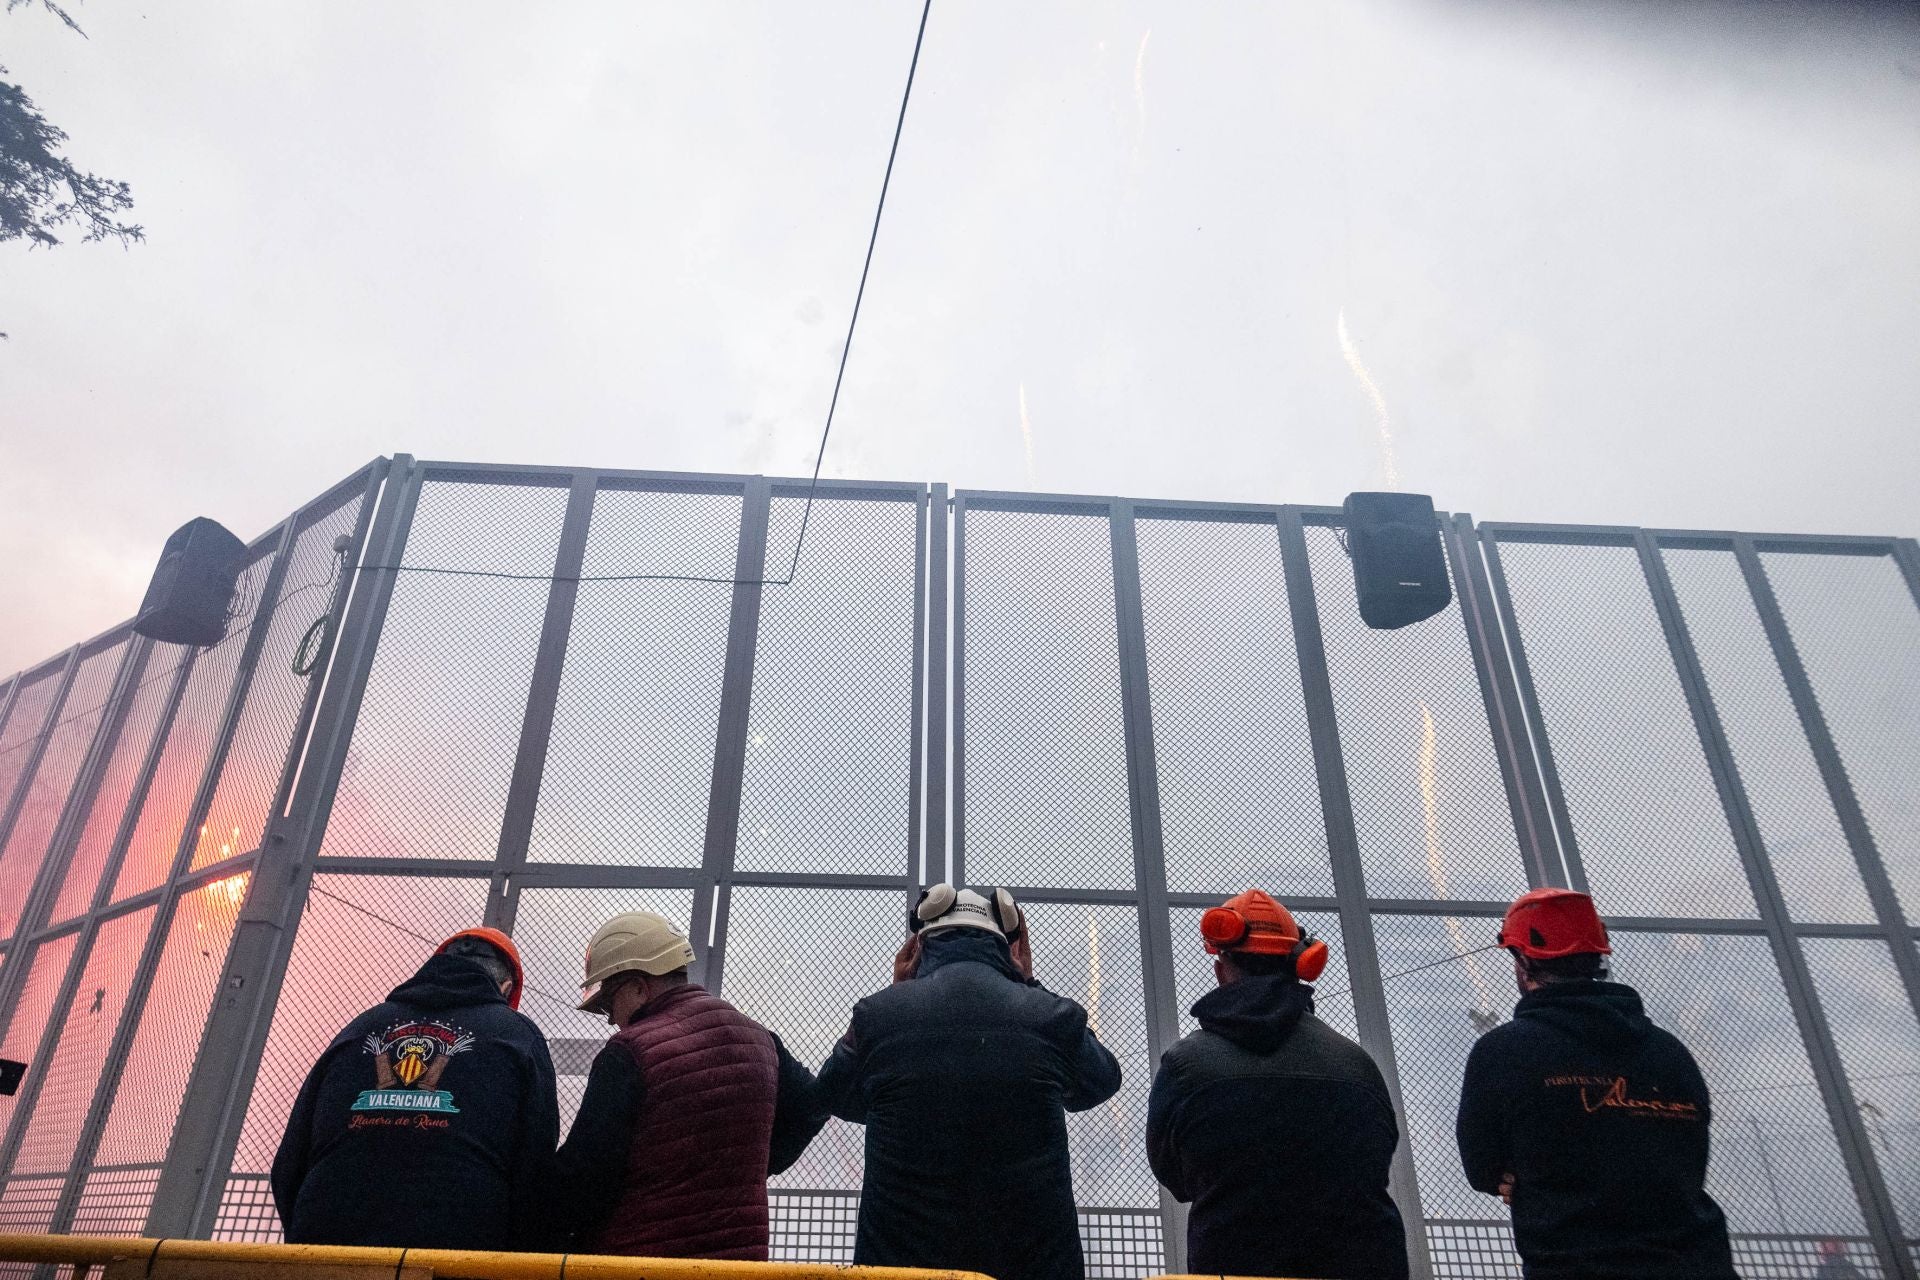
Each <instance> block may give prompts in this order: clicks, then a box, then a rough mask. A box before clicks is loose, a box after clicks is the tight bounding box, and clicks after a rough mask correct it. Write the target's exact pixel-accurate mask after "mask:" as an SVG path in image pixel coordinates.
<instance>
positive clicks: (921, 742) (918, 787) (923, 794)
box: [904, 487, 933, 906]
mask: <svg viewBox="0 0 1920 1280" xmlns="http://www.w3.org/2000/svg"><path fill="white" fill-rule="evenodd" d="M914 509H915V517H914V522H913V672H912V675H911V677H910V679H911V682H912V686H913V694H912V706H911V709H910V710H909V711H908V713H907V714H908V720H909V724H908V728H907V865H906V875H905V877H904V880H905V885H904V887H905V889H906V897H907V905H908V906H912V905H913V902H914V899H915V898H916V897H917V896H918V895H919V891H920V885H921V875H922V867H923V864H922V857H923V854H924V851H925V849H926V847H927V846H926V840H927V836H926V830H927V827H928V826H929V825H930V824H929V822H928V819H927V808H926V799H927V780H926V777H925V775H924V773H923V770H924V769H925V767H926V761H927V741H926V728H927V666H928V663H927V633H928V630H929V629H930V627H931V625H932V613H933V602H932V600H931V599H930V598H929V597H928V595H927V579H928V576H929V575H928V564H927V557H928V547H929V543H928V536H929V530H928V528H927V522H928V520H930V519H931V518H932V516H933V504H932V502H931V501H930V499H929V495H928V493H927V491H926V489H925V488H924V487H923V488H922V489H921V491H920V495H919V497H917V498H915V499H914Z"/></svg>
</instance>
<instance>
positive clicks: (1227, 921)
mask: <svg viewBox="0 0 1920 1280" xmlns="http://www.w3.org/2000/svg"><path fill="white" fill-rule="evenodd" d="M1200 936H1201V937H1202V938H1203V939H1205V940H1206V944H1207V951H1208V953H1209V954H1211V955H1216V956H1217V955H1219V954H1220V953H1221V952H1223V951H1245V952H1248V953H1250V954H1253V955H1260V956H1292V957H1293V972H1294V975H1295V976H1296V977H1298V978H1299V979H1300V981H1302V982H1312V981H1313V980H1315V979H1316V978H1318V977H1319V976H1320V973H1321V971H1322V970H1324V969H1325V968H1326V967H1327V944H1326V943H1324V942H1322V941H1320V940H1319V939H1318V938H1315V937H1313V936H1312V935H1310V934H1308V933H1306V932H1305V931H1303V930H1302V929H1301V928H1300V926H1299V925H1298V924H1296V923H1295V922H1294V919H1293V913H1292V912H1291V911H1288V910H1287V909H1286V908H1285V907H1283V906H1281V905H1280V904H1279V903H1277V902H1275V901H1274V900H1273V899H1272V898H1270V897H1268V896H1267V895H1266V894H1264V893H1262V892H1260V890H1258V889H1249V890H1247V891H1246V892H1245V893H1240V894H1235V895H1234V896H1233V897H1231V898H1228V899H1227V900H1226V902H1225V903H1223V904H1222V905H1220V906H1217V907H1208V908H1207V910H1206V913H1205V914H1204V915H1202V916H1201V917H1200Z"/></svg>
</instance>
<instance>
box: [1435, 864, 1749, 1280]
mask: <svg viewBox="0 0 1920 1280" xmlns="http://www.w3.org/2000/svg"><path fill="white" fill-rule="evenodd" d="M1500 945H1501V946H1503V947H1505V948H1506V949H1507V950H1509V951H1510V952H1512V953H1513V971H1514V978H1515V980H1516V981H1517V982H1518V984H1519V987H1520V993H1521V994H1520V1003H1519V1004H1518V1006H1516V1007H1515V1009H1514V1012H1513V1021H1511V1022H1509V1023H1507V1024H1505V1025H1504V1026H1500V1027H1495V1028H1494V1029H1493V1030H1491V1031H1489V1032H1487V1033H1486V1034H1485V1035H1483V1036H1481V1037H1480V1040H1479V1042H1478V1043H1477V1044H1475V1045H1474V1046H1473V1052H1472V1054H1470V1055H1469V1056H1468V1058H1467V1071H1466V1078H1465V1080H1464V1081H1463V1082H1462V1084H1461V1088H1460V1115H1459V1122H1458V1125H1457V1132H1458V1136H1459V1141H1460V1162H1461V1164H1462V1165H1463V1166H1464V1167H1465V1169H1466V1174H1467V1181H1468V1182H1470V1183H1472V1184H1473V1186H1474V1187H1475V1189H1477V1190H1480V1191H1484V1192H1486V1193H1487V1194H1489V1195H1498V1196H1500V1197H1501V1198H1502V1199H1504V1200H1505V1201H1506V1202H1507V1203H1508V1204H1509V1205H1511V1206H1512V1210H1513V1236H1514V1245H1515V1247H1516V1248H1517V1249H1518V1250H1519V1253H1520V1261H1521V1264H1522V1266H1523V1268H1524V1270H1525V1272H1526V1275H1527V1277H1528V1280H1563V1278H1567V1280H1570V1278H1572V1277H1580V1278H1581V1280H1613V1278H1616V1277H1617V1278H1619V1280H1626V1278H1627V1277H1634V1278H1635V1280H1642V1278H1646V1277H1661V1276H1676V1277H1677V1276H1686V1277H1690V1278H1691V1280H1733V1276H1734V1270H1733V1258H1732V1254H1731V1252H1730V1250H1729V1247H1728V1243H1727V1222H1726V1218H1725V1217H1724V1216H1723V1215H1722V1214H1721V1212H1720V1207H1719V1206H1718V1205H1716V1204H1715V1203H1714V1202H1713V1198H1712V1197H1711V1196H1709V1195H1708V1194H1707V1191H1706V1178H1707V1155H1708V1130H1709V1126H1710V1124H1711V1121H1712V1108H1711V1104H1710V1100H1709V1099H1708V1097H1707V1084H1706V1081H1705V1080H1704V1079H1703V1078H1702V1077H1701V1075H1700V1068H1699V1067H1698V1066H1696V1065H1695V1063H1694V1060H1693V1055H1692V1054H1690V1053H1688V1052H1687V1049H1686V1046H1685V1045H1683V1044H1681V1043H1680V1041H1679V1040H1677V1039H1675V1038H1674V1037H1673V1036H1672V1035H1670V1034H1668V1033H1667V1032H1665V1031H1662V1030H1661V1029H1660V1028H1658V1027H1656V1026H1654V1025H1653V1023H1652V1022H1651V1021H1649V1020H1648V1018H1647V1015H1646V1012H1645V1010H1644V1009H1642V1007H1641V1004H1640V997H1639V995H1638V994H1637V993H1636V992H1635V991H1634V990H1633V988H1631V987H1628V986H1623V985H1622V984H1620V983H1617V982H1609V981H1607V977H1608V970H1607V965H1606V960H1605V957H1606V956H1608V955H1611V954H1612V953H1613V947H1612V945H1611V944H1610V943H1609V942H1608V940H1607V930H1606V926H1605V925H1603V924H1602V923H1601V922H1600V917H1599V915H1598V914H1597V913H1596V912H1595V911H1594V907H1593V900H1592V899H1591V898H1589V897H1588V896H1587V895H1586V894H1584V893H1575V892H1573V891H1572V890H1569V889H1535V890H1533V891H1532V892H1531V893H1527V894H1523V895H1522V896H1521V897H1520V898H1519V899H1518V900H1517V901H1515V902H1514V904H1513V905H1512V906H1511V907H1509V908H1508V909H1507V915H1506V919H1505V921H1503V922H1502V924H1501V926H1500Z"/></svg>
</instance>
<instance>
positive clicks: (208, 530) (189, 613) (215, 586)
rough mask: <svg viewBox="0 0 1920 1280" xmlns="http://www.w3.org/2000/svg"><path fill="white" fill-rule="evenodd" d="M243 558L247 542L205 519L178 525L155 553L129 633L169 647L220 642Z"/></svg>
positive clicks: (225, 628) (225, 627)
mask: <svg viewBox="0 0 1920 1280" xmlns="http://www.w3.org/2000/svg"><path fill="white" fill-rule="evenodd" d="M246 554H247V544H246V543H244V542H242V541H240V539H238V538H236V537H234V536H233V535H232V534H231V533H228V532H227V531H226V529H225V528H223V527H222V526H221V525H220V524H219V523H217V522H215V521H212V520H209V519H207V518H206V517H205V516H201V517H200V518H199V519H197V520H189V521H187V523H185V524H183V525H181V526H180V528H179V529H178V530H176V531H175V532H174V535H173V536H172V537H171V538H168V539H167V545H166V546H165V547H163V548H162V549H161V551H160V567H159V568H157V569H155V570H154V571H153V581H152V583H150V584H149V585H148V587H147V598H146V599H144V600H142V601H141V602H140V613H139V614H138V616H136V617H135V618H134V620H133V629H134V631H135V632H137V633H138V634H140V635H143V636H149V637H151V638H152V639H155V640H165V641H167V642H168V643H170V644H212V643H214V642H215V641H216V640H218V639H220V637H221V636H223V635H225V634H226V633H227V606H228V605H229V604H230V603H232V601H233V588H234V584H235V583H237V582H238V581H239V580H240V565H241V562H242V561H243V560H244V559H245V557H246Z"/></svg>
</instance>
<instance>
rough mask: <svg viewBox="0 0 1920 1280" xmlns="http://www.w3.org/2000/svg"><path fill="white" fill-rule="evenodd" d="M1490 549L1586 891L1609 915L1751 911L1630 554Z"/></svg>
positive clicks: (1604, 549) (1614, 549)
mask: <svg viewBox="0 0 1920 1280" xmlns="http://www.w3.org/2000/svg"><path fill="white" fill-rule="evenodd" d="M1500 557H1501V560H1502V562H1503V564H1504V567H1505V572H1506V578H1507V582H1508V584H1509V588H1510V590H1511V591H1512V593H1513V600H1514V608H1515V610H1516V612H1517V613H1518V615H1519V631H1520V636H1521V638H1522V640H1523V642H1524V644H1525V646H1526V655H1527V661H1528V664H1529V666H1530V667H1531V668H1532V675H1533V683H1534V686H1535V688H1536V689H1537V690H1538V693H1539V698H1540V704H1541V714H1542V715H1543V717H1544V718H1545V720H1546V725H1547V736H1548V739H1549V741H1550V742H1551V744H1552V749H1553V759H1554V763H1555V764H1556V766H1557V768H1558V773H1559V781H1560V785H1561V787H1562V788H1563V790H1564V792H1565V795H1566V803H1567V809H1568V811H1569V813H1570V815H1571V818H1572V822H1573V836H1574V838H1575V841H1576V843H1577V845H1578V849H1579V862H1580V865H1581V866H1582V867H1584V868H1585V871H1586V878H1587V883H1588V884H1589V885H1590V886H1591V888H1592V890H1593V893H1594V895H1595V896H1596V897H1597V898H1598V899H1599V900H1600V901H1602V902H1605V903H1606V904H1607V906H1608V908H1609V909H1610V910H1612V911H1616V912H1620V913H1622V914H1631V915H1648V916H1696V917H1698V916H1725V917H1734V918H1739V917H1752V916H1754V915H1755V914H1756V912H1755V907H1754V901H1753V891H1752V890H1751V889H1750V888H1749V887H1748V884H1747V879H1746V875H1745V873H1744V872H1743V871H1742V869H1741V865H1740V859H1739V854H1738V851H1737V849H1736V848H1735V846H1734V842H1733V835H1732V832H1731V830H1730V829H1729V827H1728V823H1727V818H1726V816H1725V814H1724V812H1723V811H1722V809H1721V807H1720V802H1719V797H1718V794H1717V792H1716V791H1715V790H1714V784H1713V777H1712V774H1711V773H1710V771H1709V769H1708V765H1707V760H1706V756H1705V755H1704V754H1703V753H1702V750H1701V745H1700V737H1699V732H1698V730H1697V729H1696V728H1695V726H1694V723H1693V721H1692V719H1691V717H1690V715H1689V713H1688V709H1687V703H1686V699H1685V697H1684V696H1683V694H1682V690H1681V685H1680V678H1679V676H1678V674H1677V673H1676V671H1675V669H1674V662H1673V658H1672V656H1671V654H1670V653H1669V651H1668V646H1667V640H1666V637H1665V633H1664V632H1663V631H1662V629H1661V625H1660V619H1659V617H1658V615H1657V614H1656V612H1655V609H1654V602H1653V597H1652V595H1651V593H1650V591H1649V589H1648V586H1647V582H1646V578H1645V576H1644V575H1643V573H1642V571H1641V567H1640V560H1639V557H1638V555H1637V553H1636V552H1635V550H1634V549H1633V548H1632V547H1621V546H1559V545H1551V544H1529V543H1510V542H1506V541H1504V540H1503V541H1502V542H1501V544H1500ZM1680 848H1684V849H1685V850H1686V851H1687V856H1686V857H1685V858H1684V859H1680V858H1675V857H1674V851H1675V850H1676V849H1680ZM1655 868H1658V874H1649V872H1651V871H1653V870H1654V869H1655Z"/></svg>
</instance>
